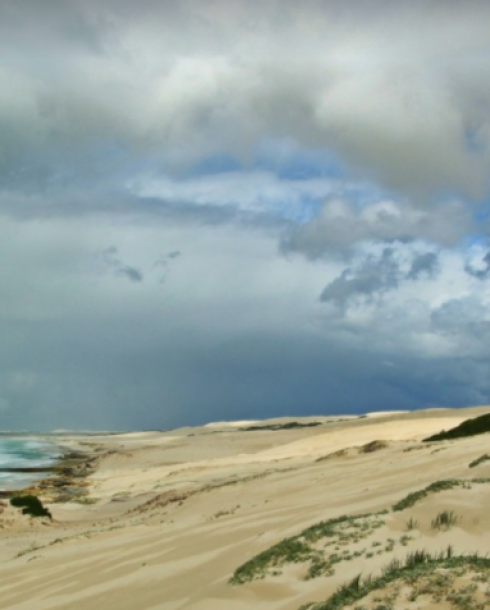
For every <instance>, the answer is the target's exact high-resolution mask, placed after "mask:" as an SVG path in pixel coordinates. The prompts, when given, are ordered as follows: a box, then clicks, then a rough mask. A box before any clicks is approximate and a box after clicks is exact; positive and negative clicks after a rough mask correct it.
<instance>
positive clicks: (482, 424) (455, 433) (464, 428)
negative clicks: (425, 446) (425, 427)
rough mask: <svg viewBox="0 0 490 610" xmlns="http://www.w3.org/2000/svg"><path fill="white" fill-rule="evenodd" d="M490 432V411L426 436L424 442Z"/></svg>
mask: <svg viewBox="0 0 490 610" xmlns="http://www.w3.org/2000/svg"><path fill="white" fill-rule="evenodd" d="M485 432H490V413H487V414H486V415H480V416H479V417H475V418H473V419H467V420H466V421H464V422H463V423H462V424H460V425H459V426H456V427H455V428H451V430H447V431H445V430H443V431H442V432H439V433H438V434H434V435H432V436H429V437H428V438H424V442H425V443H427V442H432V441H447V440H451V439H455V438H465V437H467V436H476V435H477V434H485Z"/></svg>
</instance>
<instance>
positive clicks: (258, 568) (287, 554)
mask: <svg viewBox="0 0 490 610" xmlns="http://www.w3.org/2000/svg"><path fill="white" fill-rule="evenodd" d="M386 513H387V511H383V512H381V513H369V514H365V515H355V516H342V517H337V518H334V519H329V520H328V521H322V522H320V523H317V524H315V525H312V526H311V527H309V528H307V529H305V530H303V531H302V532H301V533H300V534H298V535H297V536H293V537H290V538H285V539H284V540H282V541H281V542H279V543H277V544H275V545H274V546H272V547H270V548H269V549H267V550H265V551H263V552H262V553H260V554H259V555H256V556H255V557H253V558H252V559H250V561H247V562H246V563H244V564H243V565H242V566H240V567H239V568H237V570H235V573H234V574H233V576H232V578H231V579H230V584H233V585H237V584H244V583H246V582H250V581H252V580H256V579H260V578H265V577H266V576H268V575H271V576H274V575H276V574H277V573H278V570H277V568H279V567H282V566H284V565H286V564H291V563H303V562H309V564H310V565H309V567H308V572H307V575H306V578H307V579H309V578H315V577H317V576H320V575H332V574H333V573H334V565H335V564H337V563H341V562H342V561H349V560H351V559H353V558H355V557H362V556H363V555H366V556H369V553H370V551H368V549H362V550H357V551H351V550H348V549H345V550H344V551H343V552H341V548H342V547H347V546H349V545H351V544H352V543H357V542H359V541H361V540H363V539H365V538H367V537H368V536H369V535H371V534H372V533H373V532H374V531H375V530H376V529H378V528H379V527H381V526H383V525H384V524H385V520H384V518H383V515H385V514H386ZM325 538H327V539H330V540H329V541H328V542H327V543H326V544H325V543H323V544H322V545H320V544H319V542H320V541H323V540H324V539H325ZM332 547H334V548H332ZM391 549H392V546H391V545H390V548H389V549H387V550H391ZM331 551H333V552H331ZM379 552H381V551H379ZM371 555H372V552H371Z"/></svg>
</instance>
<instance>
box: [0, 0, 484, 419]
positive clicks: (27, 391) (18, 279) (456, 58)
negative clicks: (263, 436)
mask: <svg viewBox="0 0 490 610" xmlns="http://www.w3.org/2000/svg"><path fill="white" fill-rule="evenodd" d="M489 21H490V5H489V3H488V2H487V1H486V0H485V1H480V2H476V1H469V2H466V3H461V2H449V1H439V0H438V1H435V0H434V1H430V0H429V1H427V0H425V1H421V0H415V1H411V2H403V1H402V2H399V1H397V2H395V1H393V2H386V1H385V0H363V1H362V2H361V1H353V2H343V1H342V2H341V1H340V0H331V1H320V0H305V1H304V2H301V3H298V2H297V1H296V0H294V1H293V0H271V1H270V2H265V3H253V2H250V1H248V0H247V1H245V0H232V1H229V0H226V1H225V0H182V1H181V2H180V1H179V2H175V1H157V0H141V1H140V2H137V3H135V2H129V1H125V0H122V1H119V0H117V1H116V0H98V1H95V0H84V1H82V0H66V1H61V0H60V1H55V0H46V1H43V2H40V1H39V0H18V1H15V2H14V1H12V2H3V3H1V6H0V133H1V139H0V259H1V260H2V261H8V264H4V265H2V266H0V285H1V286H2V291H1V292H2V295H1V298H0V336H1V337H2V341H1V344H0V420H1V427H2V428H6V427H13V428H14V427H15V428H31V429H32V428H43V429H48V428H56V427H65V428H69V427H89V428H135V427H138V428H141V427H146V428H149V427H154V428H164V427H169V426H171V425H179V424H183V423H198V422H206V421H209V420H210V419H234V418H249V417H265V416H270V415H284V414H302V413H309V414H311V413H312V412H315V411H316V412H320V413H332V412H337V413H342V412H348V411H350V412H362V411H365V410H379V409H383V408H386V409H393V408H413V407H414V408H416V407H420V406H428V405H442V404H454V405H456V404H467V403H470V402H483V401H484V400H485V397H488V396H489V395H490V386H489V381H488V364H489V362H490V352H489V348H488V345H490V342H489V341H488V328H489V324H490V320H489V314H488V313H487V312H488V311H490V303H489V300H488V295H487V294H486V283H485V282H483V281H478V279H485V278H486V277H487V275H489V270H488V269H489V267H490V259H489V258H488V256H489V255H488V254H486V253H485V251H483V250H482V251H481V252H480V250H478V249H477V250H476V252H477V254H476V255H475V254H474V252H473V254H472V258H471V260H472V261H475V260H477V259H478V257H480V259H481V260H479V261H477V262H478V264H476V263H472V264H471V265H469V266H467V268H466V270H465V262H464V261H466V260H468V258H469V255H468V253H467V252H465V251H464V244H465V243H468V242H467V241H465V238H467V237H468V235H474V234H478V233H481V232H483V231H484V229H485V227H484V225H483V223H482V224H480V225H479V224H478V222H476V221H475V220H474V218H475V217H476V216H477V215H476V214H475V206H477V204H479V203H480V202H481V201H483V202H484V201H485V197H486V196H487V195H488V193H489V181H488V171H487V168H488V164H489V161H490V110H489V109H490V64H489V62H488V57H489V53H490V43H489V37H488V23H489ZM264 142H266V143H270V142H272V143H273V146H272V145H271V146H272V148H273V149H274V154H273V155H272V156H273V157H274V161H275V164H274V163H272V164H269V165H268V166H267V167H266V168H265V169H264V167H263V166H262V165H261V163H262V161H261V160H260V154H259V153H260V150H261V147H262V146H264ZM288 146H289V148H290V149H294V150H296V151H304V153H305V154H304V157H305V158H307V157H308V158H311V157H312V156H314V155H316V154H317V153H318V156H320V157H321V158H322V162H321V163H320V164H318V163H316V165H315V168H314V169H315V171H316V173H315V174H314V178H312V179H310V178H309V177H308V171H306V174H307V177H306V178H305V179H304V180H303V179H301V180H298V179H297V175H296V173H295V172H296V170H298V167H293V168H292V169H291V167H290V166H289V165H288V164H287V163H284V164H283V163H282V161H283V159H282V155H284V154H285V153H284V151H285V150H286V149H287V148H288ZM323 158H325V159H330V160H332V159H333V160H334V161H335V163H333V162H332V163H333V165H335V167H333V165H332V163H331V162H330V161H328V162H325V163H324V162H323ZM216 159H228V160H232V164H231V165H232V168H233V169H232V170H231V171H230V169H229V168H226V167H225V168H223V167H218V169H215V170H212V171H211V170H209V171H208V172H207V173H206V175H205V176H204V177H203V171H202V168H203V167H208V169H209V164H210V160H216ZM303 164H304V163H303ZM211 165H212V164H211ZM218 165H219V164H218ZM293 165H294V164H293ZM306 165H307V167H306V170H308V169H311V168H310V166H309V165H308V164H306ZM271 167H272V168H273V169H271ZM285 168H287V171H286V170H285ZM339 168H340V169H339ZM303 169H304V168H302V171H303ZM320 170H321V171H320ZM289 171H290V172H291V176H290V175H289V174H288V172H289ZM322 172H323V173H322ZM292 174H294V176H293V175H292ZM310 175H313V173H311V174H310ZM322 202H323V203H322ZM482 205H483V204H482ZM478 211H479V210H478ZM478 217H480V216H478ZM257 229H260V230H257ZM278 242H280V248H281V251H280V252H278ZM473 243H475V242H473ZM111 244H113V245H111ZM462 244H463V245H462ZM108 246H109V247H108ZM180 252H184V253H185V255H183V256H178V253H180ZM294 253H298V254H300V256H292V254H294ZM285 255H287V256H285ZM163 279H164V280H165V283H164V285H162V284H161V281H162V280H163ZM322 287H324V289H323V292H322ZM319 293H321V299H320V300H319V299H318V294H319ZM468 294H470V295H472V298H467V297H468ZM329 304H333V305H335V306H334V307H330V306H329Z"/></svg>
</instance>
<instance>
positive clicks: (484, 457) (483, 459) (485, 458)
mask: <svg viewBox="0 0 490 610" xmlns="http://www.w3.org/2000/svg"><path fill="white" fill-rule="evenodd" d="M488 460H490V455H488V454H487V453H485V454H484V455H481V456H480V457H479V458H476V460H473V461H472V462H470V463H469V464H468V468H475V466H478V465H479V464H482V463H483V462H487V461H488Z"/></svg>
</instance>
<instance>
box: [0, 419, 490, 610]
mask: <svg viewBox="0 0 490 610" xmlns="http://www.w3.org/2000/svg"><path fill="white" fill-rule="evenodd" d="M489 411H490V407H475V408H472V409H461V410H427V411H421V412H416V413H400V412H395V413H389V414H387V413H377V414H376V416H375V417H363V418H359V417H357V416H353V417H350V418H345V417H338V418H317V419H316V418H305V419H304V420H302V419H301V418H296V419H295V421H297V422H300V423H301V422H302V421H304V422H311V421H313V420H315V419H316V421H319V422H320V424H321V425H318V426H314V427H297V428H285V429H277V428H276V429H267V428H265V429H263V430H252V431H245V430H244V428H246V427H247V426H250V425H251V424H252V422H236V425H230V424H229V423H222V422H221V423H217V424H213V425H211V426H209V425H208V426H203V427H201V428H185V429H182V430H173V431H171V432H145V433H130V434H122V435H107V436H102V437H90V436H87V437H81V438H80V437H70V436H66V437H63V438H62V441H61V442H62V443H63V444H64V445H67V446H71V447H73V448H78V449H83V450H85V451H88V452H90V453H91V454H93V455H97V456H98V458H99V465H98V467H97V469H96V471H95V472H94V473H93V474H92V475H90V477H89V479H88V483H89V486H88V490H89V494H88V496H84V497H81V498H80V499H79V502H75V501H72V502H69V503H64V504H51V505H49V508H50V510H51V511H52V514H53V516H54V520H53V522H48V521H45V520H35V519H30V518H28V517H25V516H21V515H20V514H19V512H18V511H17V510H16V509H14V508H12V507H10V506H7V505H5V506H4V507H3V512H2V514H1V515H0V519H1V521H0V526H1V527H2V529H1V530H0V532H1V537H2V544H1V545H0V560H1V563H0V570H1V578H0V608H2V609H3V608H9V609H13V610H32V609H33V608H36V610H48V609H49V610H51V609H53V610H54V609H56V610H61V609H65V608H66V609H68V608H69V609H70V610H78V609H82V608H84V609H86V608H95V609H97V610H98V609H99V608H100V609H104V610H116V609H117V610H133V609H134V610H180V609H190V608H192V609H195V610H211V609H212V610H216V609H220V608H223V609H226V610H249V609H252V608H253V609H259V610H262V609H263V610H265V609H281V610H297V609H298V608H299V607H300V606H302V605H303V604H306V603H309V602H319V601H321V600H326V599H327V598H328V597H329V596H330V595H332V593H333V592H334V591H335V590H336V589H337V588H338V587H339V585H340V584H342V583H344V582H346V581H349V580H352V578H354V577H355V576H356V575H357V574H359V573H360V572H362V573H364V574H366V575H367V574H368V573H370V574H373V575H374V576H376V575H377V574H379V573H380V572H381V570H382V568H383V566H385V565H387V564H388V563H389V562H390V561H391V560H392V559H393V558H398V559H400V560H403V559H404V558H405V557H406V555H407V553H409V552H410V551H413V550H415V549H422V548H424V549H425V550H427V551H430V552H439V551H440V550H441V549H447V547H448V545H449V544H451V545H452V548H453V550H452V552H453V553H454V554H458V553H468V552H474V551H479V552H481V553H483V554H485V553H487V551H488V550H489V549H490V517H488V510H487V507H488V504H489V502H490V483H486V482H485V481H483V479H485V478H487V477H488V478H490V461H487V462H482V463H481V464H480V465H479V466H477V467H476V468H472V469H470V468H469V467H468V466H469V463H470V462H472V461H473V460H475V459H476V458H478V457H479V456H481V455H482V454H485V453H487V452H489V447H488V444H489V441H488V438H489V437H488V435H482V436H480V437H473V438H471V439H462V440H458V441H450V442H443V443H439V444H435V443H422V442H421V441H422V439H423V438H425V437H426V436H428V435H430V434H433V433H434V432H438V431H440V430H441V429H447V428H450V427H453V426H455V425H458V424H459V423H460V422H462V421H464V420H465V419H468V418H469V417H473V416H476V415H479V414H482V413H486V412H489ZM273 421H274V422H275V425H277V422H283V423H287V422H290V421H291V418H283V419H281V420H277V419H276V420H273ZM257 423H260V425H261V426H265V427H267V425H268V424H269V423H270V422H264V421H261V422H253V425H254V426H255V425H256V424H257ZM373 441H382V442H379V443H373ZM476 478H478V479H480V481H478V482H470V479H476ZM446 479H457V480H458V481H459V483H458V484H457V485H455V486H454V487H453V488H450V489H446V490H442V491H438V492H437V493H436V492H429V493H428V494H427V495H426V496H425V497H422V498H421V499H419V500H418V501H417V502H416V503H415V504H414V505H413V506H411V507H408V508H406V509H404V510H401V511H393V510H392V507H393V505H394V504H395V503H396V502H398V501H399V500H401V499H402V498H404V497H406V496H407V494H409V493H410V492H414V491H417V490H421V489H424V488H426V487H427V486H428V485H430V484H432V483H434V482H435V481H440V480H446ZM80 502H81V503H80ZM380 511H387V512H382V514H378V515H376V514H375V513H379V512H380ZM444 511H446V512H447V513H448V514H449V513H451V514H452V515H453V516H454V519H455V523H453V524H451V525H450V526H449V527H448V528H445V527H442V528H440V529H437V528H435V527H433V525H432V521H433V520H434V519H435V518H436V517H437V515H438V514H440V513H442V512H444ZM342 515H349V516H350V519H349V520H347V521H345V522H344V521H343V522H339V523H337V524H336V525H335V524H334V525H333V526H331V527H332V528H333V529H332V532H333V533H332V534H331V535H330V536H329V537H323V538H319V539H318V540H315V541H314V542H311V545H312V546H311V549H310V550H311V553H310V556H309V557H306V558H303V561H290V560H287V561H286V560H285V561H282V560H280V561H279V562H278V564H277V565H273V563H272V564H270V565H267V566H266V567H265V568H263V569H264V572H263V573H262V574H260V573H259V574H255V575H254V572H253V570H254V569H255V568H250V569H249V568H247V569H249V572H250V574H251V575H252V578H251V579H250V580H246V581H245V582H243V583H241V584H240V583H238V584H233V585H232V584H230V583H229V580H230V578H231V577H232V576H233V574H234V572H235V570H237V569H238V568H239V567H240V566H242V565H243V564H246V562H248V561H249V560H250V559H252V558H253V557H254V556H256V555H257V554H258V553H261V552H263V551H265V550H267V549H269V548H270V547H272V546H273V545H276V544H277V543H279V542H280V541H282V540H284V539H285V538H287V537H292V538H293V540H302V538H296V537H297V536H298V535H299V534H300V533H301V532H302V531H303V530H305V528H309V527H311V526H313V525H314V524H316V523H318V522H321V521H325V520H331V519H337V518H338V517H340V516H342ZM359 515H369V516H367V517H358V516H359ZM332 523H336V522H332ZM409 526H410V527H409ZM308 544H310V543H308ZM312 558H316V559H314V560H313V559H312ZM283 559H284V558H283ZM296 559H297V558H296ZM322 562H323V563H322ZM312 566H313V567H312ZM472 569H473V568H472ZM478 569H480V568H478ZM315 570H317V571H318V574H316V573H315V574H314V577H311V575H312V573H314V572H315ZM322 570H323V571H322ZM475 570H476V571H475ZM482 570H483V571H481V572H478V570H477V568H474V571H473V572H472V571H471V570H470V569H469V568H468V569H466V572H464V573H462V574H460V575H459V576H455V577H454V578H453V582H452V584H448V587H449V588H448V590H450V589H451V586H452V587H453V588H456V589H457V588H458V587H459V588H460V589H461V588H463V589H464V587H465V586H466V587H467V586H470V585H471V586H473V589H474V585H477V588H478V587H479V589H478V590H475V591H473V589H472V591H473V593H471V594H472V595H474V596H475V599H477V598H478V596H480V597H481V598H482V599H488V598H485V597H484V596H485V591H484V589H485V587H487V586H488V584H487V581H486V580H485V578H486V573H484V569H483V568H482ZM245 572H246V569H245ZM489 572H490V569H489ZM257 576H263V578H259V577H257ZM421 578H422V577H421ZM423 578H426V580H427V582H426V584H425V587H426V588H425V590H426V593H417V595H415V594H414V593H413V591H411V593H410V595H411V596H412V597H413V596H414V595H415V599H411V598H410V595H409V594H408V593H407V590H408V589H407V586H408V585H406V583H405V584H404V585H403V587H402V586H401V585H400V583H398V582H397V581H394V582H393V583H391V584H390V585H387V586H386V587H385V589H384V590H383V591H381V592H380V591H378V592H377V593H371V594H369V595H367V596H366V597H365V599H364V600H363V601H359V602H357V606H358V607H365V608H366V609H367V610H371V609H374V608H376V607H380V606H382V603H385V601H386V600H387V599H388V598H389V600H391V601H389V603H390V604H392V605H391V606H386V603H388V602H386V603H385V606H386V607H392V608H394V609H395V610H397V609H398V608H399V609H400V610H404V609H405V608H407V609H412V608H427V610H429V609H436V608H451V607H453V606H451V603H452V602H450V601H448V600H447V599H445V598H441V599H439V600H438V601H437V600H436V601H435V599H436V598H435V596H436V592H435V589H434V587H435V585H432V584H430V583H429V580H430V578H432V577H431V576H430V575H427V576H424V577H423ZM434 578H435V577H434ZM472 578H473V579H474V580H472ZM458 579H459V580H458ZM465 579H466V580H465ZM431 582H432V581H431ZM434 582H435V581H434ZM489 582H490V577H489ZM431 587H432V589H431ZM485 590H486V589H485ZM467 595H469V593H467ZM376 596H377V597H378V598H379V599H381V598H383V599H385V601H383V602H382V603H381V602H380V601H379V599H378V601H376ZM482 596H483V597H482ZM478 599H480V598H478ZM354 607H356V604H354V605H352V606H349V605H346V606H345V608H349V610H352V609H353V608H354ZM485 607H486V606H485Z"/></svg>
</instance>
